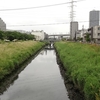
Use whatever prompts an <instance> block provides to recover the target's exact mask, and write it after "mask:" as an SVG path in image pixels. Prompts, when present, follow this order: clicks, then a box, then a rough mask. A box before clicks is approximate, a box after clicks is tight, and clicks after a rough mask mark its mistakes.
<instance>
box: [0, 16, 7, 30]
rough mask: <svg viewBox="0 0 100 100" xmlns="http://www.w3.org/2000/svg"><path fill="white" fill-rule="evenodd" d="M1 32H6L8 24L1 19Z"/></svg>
mask: <svg viewBox="0 0 100 100" xmlns="http://www.w3.org/2000/svg"><path fill="white" fill-rule="evenodd" d="M0 30H1V31H6V24H5V22H4V21H3V20H2V19H1V18H0Z"/></svg>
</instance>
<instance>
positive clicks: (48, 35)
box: [48, 34, 70, 36]
mask: <svg viewBox="0 0 100 100" xmlns="http://www.w3.org/2000/svg"><path fill="white" fill-rule="evenodd" d="M48 36H70V34H50V35H48Z"/></svg>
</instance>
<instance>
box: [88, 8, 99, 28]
mask: <svg viewBox="0 0 100 100" xmlns="http://www.w3.org/2000/svg"><path fill="white" fill-rule="evenodd" d="M99 25H100V11H98V10H93V11H90V13H89V28H91V27H94V26H99Z"/></svg>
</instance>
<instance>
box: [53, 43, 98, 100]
mask: <svg viewBox="0 0 100 100" xmlns="http://www.w3.org/2000/svg"><path fill="white" fill-rule="evenodd" d="M55 47H56V49H57V52H58V54H59V56H60V59H61V61H62V63H63V65H64V67H65V68H66V70H67V71H66V75H68V76H69V78H70V79H71V80H72V81H73V83H74V84H75V86H76V87H77V88H78V89H79V90H81V91H83V93H84V95H85V98H86V100H100V46H97V45H93V44H91V45H90V44H81V43H72V42H57V43H55Z"/></svg>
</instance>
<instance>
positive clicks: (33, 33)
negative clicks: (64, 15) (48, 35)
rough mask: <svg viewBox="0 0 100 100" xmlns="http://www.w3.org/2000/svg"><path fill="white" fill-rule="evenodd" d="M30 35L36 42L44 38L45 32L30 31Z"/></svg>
mask: <svg viewBox="0 0 100 100" xmlns="http://www.w3.org/2000/svg"><path fill="white" fill-rule="evenodd" d="M31 34H32V35H34V36H35V38H36V40H44V38H45V32H44V31H43V30H41V31H34V30H32V32H31Z"/></svg>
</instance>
